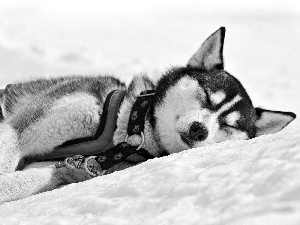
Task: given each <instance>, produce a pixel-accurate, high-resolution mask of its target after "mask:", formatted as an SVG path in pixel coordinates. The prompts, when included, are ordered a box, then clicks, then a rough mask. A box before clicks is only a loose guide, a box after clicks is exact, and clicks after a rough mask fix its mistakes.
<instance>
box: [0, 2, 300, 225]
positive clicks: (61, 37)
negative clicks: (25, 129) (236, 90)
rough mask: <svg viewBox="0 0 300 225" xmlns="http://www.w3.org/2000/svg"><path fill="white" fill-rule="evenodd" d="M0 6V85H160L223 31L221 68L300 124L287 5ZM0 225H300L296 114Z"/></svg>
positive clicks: (3, 219) (56, 196) (293, 8)
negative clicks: (97, 81) (85, 79)
mask: <svg viewBox="0 0 300 225" xmlns="http://www.w3.org/2000/svg"><path fill="white" fill-rule="evenodd" d="M4 2H5V1H1V3H0V6H1V7H0V12H1V15H3V17H2V20H1V22H0V59H1V60H0V87H4V86H5V85H6V84H7V83H10V82H13V81H15V80H21V79H28V77H30V76H50V75H51V76H56V75H61V74H71V73H76V74H77V73H85V74H86V73H88V74H94V73H98V72H109V73H114V74H116V75H117V76H119V77H121V78H122V79H123V80H125V81H127V82H128V81H129V80H130V79H131V77H132V76H133V75H134V74H137V73H140V72H147V73H148V74H149V75H150V76H153V77H154V78H157V77H158V76H159V74H160V73H161V72H162V71H164V70H165V68H167V67H169V66H170V65H184V63H186V62H187V61H188V59H189V57H190V56H191V55H192V54H193V53H194V52H195V51H196V50H197V49H198V47H199V45H200V44H201V43H202V41H203V40H204V39H205V38H206V37H207V36H208V35H209V34H211V33H212V32H213V31H215V30H217V29H218V28H219V27H220V26H226V28H227V33H226V38H225V49H224V54H225V67H226V69H227V70H228V71H229V72H231V73H232V74H233V75H235V76H236V77H237V78H239V79H240V80H241V82H242V83H243V85H244V86H245V88H246V89H247V91H248V92H249V94H250V96H251V97H252V99H253V102H254V104H255V105H256V106H263V107H265V108H268V109H274V110H285V111H293V112H295V113H296V114H297V115H298V117H300V101H299V96H300V90H299V83H300V82H299V81H300V77H299V73H300V41H299V40H300V27H299V23H300V16H299V11H300V7H299V5H295V3H294V1H272V2H271V3H272V4H270V2H265V1H251V3H250V2H243V3H240V4H239V3H237V2H234V1H229V2H230V3H231V4H229V5H227V1H226V3H224V2H225V1H222V2H223V3H222V2H218V1H216V0H214V1H207V2H206V1H201V3H198V2H199V1H189V2H186V1H183V0H182V1H175V2H174V3H173V1H172V4H169V3H170V2H169V3H159V2H158V1H151V3H150V2H148V3H145V5H144V3H140V2H141V1H136V2H135V1H128V2H129V3H130V4H129V3H128V4H125V3H121V2H117V1H112V3H110V5H108V6H107V5H101V4H100V5H93V4H94V3H95V1H91V2H93V4H87V3H86V1H84V2H83V3H82V2H80V1H75V0H74V1H57V4H56V5H55V4H54V5H51V4H50V3H41V2H40V1H29V0H28V1H26V4H25V2H24V1H7V2H5V4H4ZM11 2H13V3H11ZM51 2H52V1H51ZM53 2H56V1H53ZM63 2H64V3H65V4H63ZM126 2H127V1H126ZM160 2H162V1H160ZM233 3H234V4H233ZM245 3H247V4H246V5H244V6H243V4H245ZM61 5H62V6H63V7H60V6H61ZM72 6H74V7H72ZM75 6H76V7H75ZM268 7H270V8H268ZM3 18H4V19H3ZM0 224H9V225H10V224H47V225H49V224H107V225H108V224H118V225H119V224H197V225H198V224H204V225H205V224H214V225H218V224H219V225H225V224H228V225H244V224H248V225H255V224H259V225H261V224H274V225H276V224H278V225H279V224H280V225H281V224H285V225H298V224H300V119H299V118H297V119H296V120H295V121H294V122H292V123H291V124H290V125H289V126H288V127H287V128H285V129H284V130H283V131H281V132H279V133H277V134H274V135H267V136H262V137H259V138H255V139H252V140H248V141H227V142H223V143H219V144H215V145H211V146H206V147H203V148H198V149H191V150H187V151H184V152H181V153H178V154H173V155H170V156H167V157H163V158H160V159H153V160H149V161H147V162H145V163H143V164H141V165H138V166H136V167H133V168H130V169H126V170H124V171H120V172H116V173H113V174H111V175H108V176H103V177H98V178H94V179H92V180H89V181H86V182H82V183H78V184H71V185H68V186H65V187H62V188H60V189H57V190H54V191H51V192H47V193H42V194H38V195H35V196H31V197H29V198H26V199H22V200H19V201H13V202H8V203H4V204H2V205H0Z"/></svg>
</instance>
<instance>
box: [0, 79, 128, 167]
mask: <svg viewBox="0 0 300 225" xmlns="http://www.w3.org/2000/svg"><path fill="white" fill-rule="evenodd" d="M124 88H125V85H124V84H123V83H121V82H120V81H119V80H117V79H115V78H113V77H101V76H98V77H84V76H76V77H75V76H69V77H63V78H56V79H39V80H35V81H30V82H25V83H20V84H13V85H8V87H7V88H6V89H5V91H4V93H3V97H2V105H1V108H2V112H3V116H4V121H2V124H1V126H2V127H3V126H5V127H6V129H9V130H11V131H12V132H13V133H14V135H12V136H13V137H16V138H17V140H14V139H11V140H10V141H11V142H13V143H15V145H17V146H15V148H16V149H17V151H19V154H17V155H18V158H19V159H20V158H23V157H28V156H35V157H36V156H38V155H43V154H46V153H49V152H50V151H52V149H54V148H55V147H56V146H58V145H61V144H62V143H64V142H65V141H67V140H71V139H75V138H81V137H89V136H92V135H93V134H94V133H95V132H96V130H97V126H98V124H99V122H100V117H101V113H102V107H103V103H104V101H105V98H106V96H107V94H108V93H109V92H110V91H112V90H114V89H124ZM7 141H8V140H7ZM13 155H16V154H13ZM7 157H11V154H8V155H7ZM7 157H5V158H6V159H5V160H7ZM15 161H18V160H17V159H16V160H15ZM3 163H4V162H3ZM0 164H1V162H0ZM16 166H17V165H16V163H14V165H12V167H13V168H10V169H9V170H11V171H13V170H14V169H15V168H16ZM6 172H8V171H6Z"/></svg>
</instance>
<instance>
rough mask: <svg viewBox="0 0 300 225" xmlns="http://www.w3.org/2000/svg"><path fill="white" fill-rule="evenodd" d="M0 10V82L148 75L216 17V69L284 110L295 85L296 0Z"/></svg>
mask: <svg viewBox="0 0 300 225" xmlns="http://www.w3.org/2000/svg"><path fill="white" fill-rule="evenodd" d="M0 15H1V20H0V88H4V87H5V85H6V84H8V83H11V82H15V81H20V80H24V79H25V80H26V79H29V78H30V77H48V76H58V75H68V74H85V75H89V74H99V73H102V74H115V75H116V76H118V77H120V78H121V79H122V80H124V81H126V82H128V81H129V80H130V78H131V77H132V76H133V75H135V74H140V73H143V72H144V73H147V74H148V75H150V76H152V77H154V78H157V77H159V76H160V74H161V73H162V72H163V71H165V69H167V68H168V67H170V66H172V65H185V63H186V62H187V61H188V59H189V57H190V56H191V55H192V54H193V53H194V52H195V51H196V50H197V49H198V47H199V46H200V45H201V43H202V42H203V41H204V40H205V39H206V38H207V37H208V36H209V35H210V34H211V33H213V32H214V31H215V30H217V29H218V28H219V27H220V26H225V27H226V29H227V33H226V38H225V49H224V56H225V68H226V70H228V71H229V72H230V73H232V74H233V75H235V76H236V77H238V78H239V79H240V80H241V81H242V83H243V84H244V85H245V87H246V89H248V90H249V92H250V93H251V96H252V97H253V98H254V102H255V103H257V104H262V103H263V104H264V105H266V104H267V106H268V104H270V105H271V106H273V108H274V107H277V106H280V108H282V104H285V108H287V109H290V110H293V108H294V107H291V104H290V103H291V102H287V101H286V98H287V97H288V98H297V97H298V96H299V94H300V91H298V89H299V88H298V85H299V80H300V78H299V72H300V26H299V25H300V24H299V23H300V5H299V3H297V1H288V0H286V1H284V0H281V1H280V0H273V1H262V0H251V1H235V0H230V1H217V0H213V1H212V0H207V1H197V0H192V1H184V0H176V1H161V0H151V1H135V0H127V1H116V0H115V1H99V0H98V1H96V0H95V1H94V0H85V1H79V0H52V1H34V0H26V1H22V0H7V1H5V0H2V1H1V2H0ZM261 90H263V92H262V91H261ZM274 92H276V93H277V94H275V95H274ZM279 95H280V96H285V97H284V98H278V97H279ZM272 100H273V101H272ZM257 104H256V105H257ZM293 104H298V103H296V100H294V102H293ZM299 104H300V103H299ZM299 108H300V105H299Z"/></svg>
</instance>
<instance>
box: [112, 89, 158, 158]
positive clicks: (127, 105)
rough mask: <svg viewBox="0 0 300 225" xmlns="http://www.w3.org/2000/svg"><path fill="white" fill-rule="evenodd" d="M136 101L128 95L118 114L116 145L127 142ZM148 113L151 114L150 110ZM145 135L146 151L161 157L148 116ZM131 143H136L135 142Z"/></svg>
mask: <svg viewBox="0 0 300 225" xmlns="http://www.w3.org/2000/svg"><path fill="white" fill-rule="evenodd" d="M135 101H136V97H134V96H131V95H130V94H128V95H126V96H125V98H124V100H123V103H122V105H121V107H120V110H119V114H118V120H117V129H116V131H115V132H114V136H113V142H114V144H115V145H116V144H118V143H120V142H123V141H124V140H125V137H126V135H127V127H128V121H129V117H130V112H131V109H132V107H133V104H134V102H135ZM147 113H149V110H148V112H147ZM143 133H144V136H145V143H144V145H143V148H144V149H146V151H148V152H149V153H150V154H151V155H153V156H154V157H159V156H161V151H160V148H159V145H158V144H157V141H156V138H155V130H154V128H153V127H152V125H151V124H150V122H149V117H148V116H146V117H145V127H144V131H143ZM129 138H130V137H129ZM131 141H133V142H134V140H131ZM130 144H135V143H130ZM135 145H139V143H136V144H135Z"/></svg>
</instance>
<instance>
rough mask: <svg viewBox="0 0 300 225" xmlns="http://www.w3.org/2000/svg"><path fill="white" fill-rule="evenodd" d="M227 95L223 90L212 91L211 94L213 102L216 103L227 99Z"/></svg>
mask: <svg viewBox="0 0 300 225" xmlns="http://www.w3.org/2000/svg"><path fill="white" fill-rule="evenodd" d="M225 97H226V95H225V93H224V92H222V91H217V92H216V93H212V94H211V95H210V99H211V101H212V103H213V104H215V105H218V104H220V103H221V102H222V101H223V100H224V99H225Z"/></svg>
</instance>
